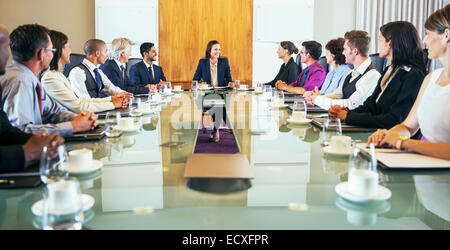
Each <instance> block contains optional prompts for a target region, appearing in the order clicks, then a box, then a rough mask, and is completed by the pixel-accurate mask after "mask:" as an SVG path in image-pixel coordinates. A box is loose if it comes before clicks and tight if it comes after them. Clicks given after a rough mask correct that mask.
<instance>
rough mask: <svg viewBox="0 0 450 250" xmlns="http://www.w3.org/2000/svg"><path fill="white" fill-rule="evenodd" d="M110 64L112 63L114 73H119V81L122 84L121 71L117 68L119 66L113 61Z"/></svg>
mask: <svg viewBox="0 0 450 250" xmlns="http://www.w3.org/2000/svg"><path fill="white" fill-rule="evenodd" d="M110 63H112V65H113V68H114V70H115V71H116V72H119V77H120V81H121V82H123V77H122V70H121V69H120V68H119V65H117V63H116V62H115V61H114V60H111V61H110Z"/></svg>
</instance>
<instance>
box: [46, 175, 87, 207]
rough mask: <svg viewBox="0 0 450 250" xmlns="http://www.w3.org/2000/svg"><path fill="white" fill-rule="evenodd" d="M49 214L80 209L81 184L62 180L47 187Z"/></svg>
mask: <svg viewBox="0 0 450 250" xmlns="http://www.w3.org/2000/svg"><path fill="white" fill-rule="evenodd" d="M47 195H48V196H47V200H48V212H49V213H50V214H59V213H65V212H72V211H73V210H74V209H77V208H80V206H81V204H80V198H81V197H80V190H79V184H78V183H77V182H76V181H73V180H61V181H57V182H52V183H49V184H48V185H47Z"/></svg>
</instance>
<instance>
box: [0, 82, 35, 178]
mask: <svg viewBox="0 0 450 250" xmlns="http://www.w3.org/2000/svg"><path fill="white" fill-rule="evenodd" d="M1 94H2V87H1V86H0V108H1V109H0V138H1V139H0V172H7V171H17V170H24V169H25V154H24V152H23V149H22V145H23V144H25V143H26V142H27V141H28V139H30V137H31V136H32V135H31V134H27V133H24V132H22V131H21V130H20V129H18V128H15V127H13V126H12V125H11V123H10V122H9V119H8V116H7V115H6V113H5V112H4V111H3V102H2V101H1V100H2V98H1Z"/></svg>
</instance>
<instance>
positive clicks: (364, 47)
mask: <svg viewBox="0 0 450 250" xmlns="http://www.w3.org/2000/svg"><path fill="white" fill-rule="evenodd" d="M344 38H345V40H347V41H348V45H349V46H350V48H352V49H354V48H357V49H358V50H359V52H360V53H361V55H362V56H364V57H367V56H368V53H369V45H370V37H369V34H368V33H367V32H365V31H362V30H352V31H348V32H346V33H345V36H344Z"/></svg>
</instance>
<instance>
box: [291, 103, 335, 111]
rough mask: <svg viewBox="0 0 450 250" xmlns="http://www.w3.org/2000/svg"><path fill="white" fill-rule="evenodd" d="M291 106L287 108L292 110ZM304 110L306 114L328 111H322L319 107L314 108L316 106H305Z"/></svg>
mask: <svg viewBox="0 0 450 250" xmlns="http://www.w3.org/2000/svg"><path fill="white" fill-rule="evenodd" d="M285 102H286V101H285ZM292 106H293V105H289V106H288V108H289V109H290V110H292ZM306 109H307V112H308V113H328V110H326V109H323V108H321V107H319V106H316V105H314V106H307V107H306Z"/></svg>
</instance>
